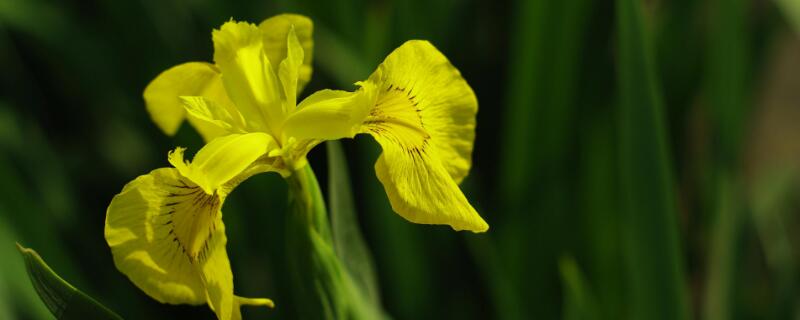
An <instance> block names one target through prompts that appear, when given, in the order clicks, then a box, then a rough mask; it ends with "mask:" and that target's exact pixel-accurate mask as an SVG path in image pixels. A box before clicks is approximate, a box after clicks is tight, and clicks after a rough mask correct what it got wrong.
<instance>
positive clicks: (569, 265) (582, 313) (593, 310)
mask: <svg viewBox="0 0 800 320" xmlns="http://www.w3.org/2000/svg"><path fill="white" fill-rule="evenodd" d="M558 270H559V272H560V273H561V284H562V286H563V292H564V320H594V319H599V318H600V315H599V314H598V309H597V303H596V302H595V300H594V297H593V295H592V294H591V292H590V290H589V287H588V285H587V283H586V280H585V279H584V277H583V274H582V273H581V270H580V269H579V268H578V264H577V263H576V262H575V259H573V258H572V257H561V259H560V260H559V261H558Z"/></svg>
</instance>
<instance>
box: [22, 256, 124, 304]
mask: <svg viewBox="0 0 800 320" xmlns="http://www.w3.org/2000/svg"><path fill="white" fill-rule="evenodd" d="M17 248H18V249H19V252H20V253H21V254H22V257H23V259H24V260H25V266H26V268H27V269H28V276H29V277H30V279H31V282H32V283H33V287H34V288H35V289H36V292H37V293H38V294H39V298H41V299H42V301H43V302H44V303H45V305H46V306H47V308H48V309H50V312H51V313H52V314H53V315H54V316H55V317H56V318H57V319H63V320H70V319H98V320H100V319H115V320H121V319H122V317H120V316H119V315H117V314H116V313H114V312H113V311H111V310H109V309H108V308H106V307H105V306H103V305H102V304H100V303H99V302H97V301H96V300H94V299H92V298H91V297H89V296H87V295H86V294H84V293H83V292H81V291H79V290H78V289H75V287H73V286H72V285H70V284H69V283H68V282H66V281H64V279H62V278H61V277H59V276H58V274H56V273H55V272H54V271H53V269H50V267H49V266H48V265H47V264H46V263H45V262H44V260H42V258H41V257H40V256H39V254H38V253H36V251H33V250H32V249H28V248H25V247H23V246H21V245H19V244H17Z"/></svg>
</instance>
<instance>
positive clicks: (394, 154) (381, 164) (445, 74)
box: [362, 41, 489, 232]
mask: <svg viewBox="0 0 800 320" xmlns="http://www.w3.org/2000/svg"><path fill="white" fill-rule="evenodd" d="M362 90H366V91H374V94H373V95H372V96H374V103H373V104H371V107H370V108H369V112H368V115H367V116H366V117H365V119H364V121H363V125H362V132H366V133H369V134H371V135H372V136H373V137H374V138H375V139H376V140H377V141H378V142H379V143H380V144H381V146H382V148H383V154H382V155H381V157H380V159H379V160H378V162H377V163H376V165H375V168H376V171H377V174H378V178H379V179H380V181H381V183H383V186H384V188H385V189H386V192H387V194H388V196H389V200H390V201H391V203H392V207H393V208H394V210H395V211H396V212H397V213H399V214H400V215H401V216H403V217H405V218H406V219H408V220H410V221H412V222H417V223H426V224H447V225H450V226H451V227H453V228H454V229H456V230H471V231H475V232H482V231H486V230H487V229H488V227H489V226H488V225H487V224H486V222H485V221H484V220H483V219H482V218H481V217H480V215H478V213H477V212H476V211H475V209H474V208H472V206H471V205H470V204H469V202H468V201H467V199H466V198H465V197H464V194H463V193H462V192H461V190H460V189H459V188H458V185H457V183H458V182H460V181H461V180H462V179H463V178H464V177H465V176H466V174H467V172H468V171H469V167H470V164H471V154H472V145H473V141H474V138H475V114H476V112H477V108H478V104H477V99H476V98H475V94H474V93H473V92H472V89H471V88H470V87H469V85H467V83H466V81H465V80H464V78H462V77H461V74H460V73H459V71H458V70H457V69H456V68H455V67H453V65H452V64H450V62H449V61H448V60H447V58H445V57H444V55H442V54H441V53H440V52H439V51H438V50H436V48H434V47H433V45H431V44H430V43H429V42H427V41H408V42H406V43H405V44H403V45H402V46H400V47H399V48H397V49H396V50H395V51H394V52H392V53H391V54H389V56H388V57H387V58H386V60H384V62H383V63H382V64H381V65H380V66H379V67H378V70H376V71H375V72H374V73H373V74H372V75H371V76H370V78H369V79H368V80H367V81H366V83H365V84H363V85H362Z"/></svg>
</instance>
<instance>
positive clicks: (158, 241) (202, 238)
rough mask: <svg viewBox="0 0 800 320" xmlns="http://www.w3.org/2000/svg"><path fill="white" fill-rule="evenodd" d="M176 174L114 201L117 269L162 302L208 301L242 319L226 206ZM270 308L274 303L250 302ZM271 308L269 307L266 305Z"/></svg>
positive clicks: (146, 179) (140, 183)
mask: <svg viewBox="0 0 800 320" xmlns="http://www.w3.org/2000/svg"><path fill="white" fill-rule="evenodd" d="M224 201H225V194H224V193H218V194H213V195H209V194H206V193H205V192H203V190H202V189H201V188H200V187H199V186H198V185H196V184H195V183H193V182H192V181H191V180H189V179H187V178H185V177H183V176H181V175H180V173H179V171H178V170H176V169H173V168H162V169H157V170H154V171H152V172H151V173H150V174H147V175H143V176H140V177H138V178H137V179H136V180H134V181H132V182H131V183H129V184H128V185H126V186H125V188H124V189H123V190H122V192H121V193H120V194H118V195H116V196H115V197H114V199H113V200H112V201H111V204H110V205H109V207H108V210H107V213H106V227H105V237H106V241H107V242H108V244H109V246H110V247H111V252H112V255H113V257H114V263H115V265H116V266H117V268H118V269H119V270H120V271H122V273H124V274H125V275H127V276H128V278H129V279H130V280H131V281H132V282H133V283H134V284H135V285H136V286H137V287H139V288H140V289H142V291H144V292H145V293H147V294H148V295H150V296H151V297H153V298H154V299H156V300H158V301H160V302H163V303H172V304H180V303H188V304H202V303H204V302H205V303H207V304H208V305H209V306H210V307H211V309H212V310H214V311H215V312H216V313H217V316H218V318H219V319H232V318H234V319H239V318H240V315H239V311H238V310H235V311H234V310H233V308H238V307H239V304H240V303H239V302H238V301H239V300H241V299H244V298H238V297H235V296H234V295H233V276H232V274H231V270H230V263H229V262H228V257H227V253H226V251H225V245H226V242H227V240H226V236H225V226H224V224H223V223H222V212H221V210H220V209H221V208H222V204H223V202H224ZM247 300H253V301H260V302H262V303H261V305H268V306H271V301H270V300H268V299H247ZM266 302H268V303H266Z"/></svg>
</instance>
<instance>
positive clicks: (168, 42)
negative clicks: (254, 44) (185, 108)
mask: <svg viewBox="0 0 800 320" xmlns="http://www.w3.org/2000/svg"><path fill="white" fill-rule="evenodd" d="M792 2H794V1H792V0H785V1H783V3H786V4H787V5H786V6H784V7H781V6H778V5H776V3H773V2H771V1H745V0H730V1H725V0H709V1H691V0H671V1H641V2H639V1H635V0H618V1H593V0H570V1H543V0H530V1H522V0H520V1H478V0H464V1H455V0H449V1H434V0H413V1H397V2H391V1H366V0H336V1H319V2H315V1H298V2H294V1H254V2H249V3H244V2H234V1H218V2H206V1H199V0H193V1H176V0H172V1H147V0H142V1H97V0H94V1H74V2H70V1H44V0H0V318H2V319H16V318H20V319H47V318H49V317H50V316H49V313H47V311H46V309H45V308H44V305H43V304H42V303H41V302H40V301H39V300H38V298H37V297H36V296H35V293H34V292H33V290H32V287H31V286H30V283H29V282H28V279H27V277H26V275H25V271H24V269H23V262H22V260H21V258H20V257H19V255H18V254H17V252H16V248H15V247H14V242H15V241H19V242H20V243H22V244H24V245H26V246H29V247H31V248H33V249H36V250H37V251H38V252H39V253H40V254H41V255H42V257H43V258H44V259H45V260H46V261H47V262H48V263H49V264H50V266H51V267H53V269H55V270H56V271H58V272H59V273H60V274H61V275H62V276H63V277H64V278H65V279H66V280H68V281H70V282H71V283H73V284H74V285H75V286H76V287H78V288H80V289H82V290H83V291H85V292H86V293H87V294H89V295H91V296H93V297H95V298H97V299H98V300H99V301H101V302H102V303H104V304H105V305H107V306H108V307H109V308H111V309H113V310H115V311H117V312H118V313H119V314H120V315H122V316H123V317H126V318H129V319H144V318H155V317H159V318H176V317H179V316H183V317H188V318H209V319H210V318H212V317H213V313H212V312H211V311H210V310H208V308H207V307H191V306H168V305H161V304H159V303H158V302H156V301H155V300H152V299H150V298H149V297H147V296H146V295H145V294H144V293H142V292H141V291H139V290H138V289H137V288H136V287H134V286H133V285H132V284H131V283H130V282H129V281H128V280H127V279H126V278H125V276H124V275H123V274H122V273H120V272H118V271H117V270H116V269H115V268H114V266H113V262H112V259H111V255H110V250H109V249H108V247H107V245H106V243H105V240H104V239H103V224H104V216H105V209H106V207H107V205H108V203H109V202H110V200H111V198H112V197H113V196H114V195H115V194H116V193H117V192H119V191H120V190H121V189H122V187H123V185H124V184H125V183H127V182H128V181H130V180H132V179H134V178H135V177H136V176H138V175H141V174H145V173H147V172H149V171H150V170H152V169H155V168H158V167H164V166H167V165H168V164H167V161H166V154H167V151H169V150H170V149H172V148H173V147H175V146H186V147H189V149H190V150H194V151H196V150H197V149H199V147H200V146H202V142H201V140H200V139H199V136H198V135H197V134H196V133H195V132H194V131H193V130H192V129H191V128H190V127H189V126H188V125H184V126H183V127H182V128H181V130H180V131H179V133H178V134H177V136H176V137H174V138H170V137H167V136H165V135H163V134H162V133H161V132H160V131H159V130H158V129H157V128H156V127H155V125H154V124H153V123H152V122H151V121H150V120H149V117H148V115H147V113H146V111H145V109H144V103H143V101H142V97H141V96H142V91H143V89H144V87H145V86H146V85H147V83H148V82H149V81H150V80H151V79H153V78H154V77H155V76H156V75H157V74H158V73H159V72H161V71H163V70H165V69H167V68H169V67H171V66H173V65H176V64H179V63H182V62H186V61H209V60H210V59H211V57H212V53H213V52H212V43H211V37H210V32H211V29H212V28H217V27H219V26H220V25H221V24H222V23H223V22H224V21H227V20H228V19H229V18H231V17H233V18H234V19H237V20H246V21H251V22H259V21H261V20H262V19H264V18H266V17H269V16H271V15H274V14H278V13H282V12H295V13H301V14H305V15H308V16H310V17H311V18H312V19H313V20H314V22H315V27H316V29H315V44H316V48H315V52H314V55H315V56H314V67H315V71H314V75H313V79H312V81H311V83H310V84H309V86H308V87H307V89H306V92H304V94H303V96H305V95H308V94H310V93H311V92H313V91H315V90H319V89H322V88H334V89H347V90H351V89H353V88H354V87H353V85H352V83H354V82H355V81H358V80H363V79H365V78H366V77H367V76H368V75H369V73H370V72H372V70H373V69H374V68H375V67H376V66H377V65H378V63H379V62H380V61H381V60H382V59H383V57H385V56H386V54H388V53H389V52H390V51H391V50H392V49H393V48H395V47H397V46H399V45H400V44H401V43H402V42H403V41H405V40H408V39H427V40H430V41H431V42H432V43H433V44H434V45H436V46H437V47H438V48H439V49H440V50H441V51H442V52H443V53H444V54H445V55H446V56H447V57H448V58H449V59H450V60H451V61H452V63H453V64H454V65H455V66H456V67H458V68H459V69H460V70H461V72H462V74H463V76H464V78H466V79H467V81H468V82H469V83H470V84H471V85H472V87H473V89H474V90H475V93H476V94H477V96H478V101H479V104H480V110H479V112H478V127H477V140H476V143H475V152H474V165H473V169H472V171H471V172H470V176H469V177H468V178H467V179H466V181H465V182H464V183H463V185H462V188H463V190H464V191H465V193H466V194H467V197H468V198H469V199H470V201H471V203H472V204H473V205H474V206H475V207H476V208H477V209H478V211H479V212H480V213H481V215H482V216H483V217H484V218H485V219H486V220H487V222H488V223H489V224H490V226H491V229H490V230H489V232H488V233H485V234H479V235H475V234H470V233H457V232H453V231H452V230H450V228H448V227H444V226H425V225H413V224H410V223H407V222H406V221H405V220H403V219H402V218H400V217H399V216H398V215H396V214H394V213H393V212H392V211H391V208H390V206H389V204H388V201H387V199H386V196H385V193H384V192H383V189H382V188H381V186H380V184H379V182H378V181H377V179H376V178H375V175H374V169H373V163H374V161H375V159H376V158H377V155H378V154H379V152H380V151H379V148H378V146H377V144H375V143H374V142H373V141H371V139H370V138H368V137H363V138H362V137H359V138H357V139H355V140H350V141H344V144H343V145H344V147H345V150H346V151H347V156H348V160H349V169H350V172H351V173H352V175H353V176H352V180H353V183H354V189H353V193H354V196H355V197H356V203H357V206H358V210H359V212H358V214H359V218H360V222H361V227H362V229H363V231H364V234H365V237H366V239H367V243H368V245H369V248H370V250H371V251H372V254H373V256H374V258H375V264H376V266H377V272H378V277H379V280H380V286H381V295H382V301H383V304H384V307H385V309H386V310H387V311H388V313H389V314H391V315H392V316H393V317H394V318H397V319H421V318H430V319H437V318H458V319H486V318H498V319H532V318H537V319H557V318H565V319H686V318H701V319H792V318H796V317H798V316H800V313H798V312H800V311H798V310H800V309H798V307H797V306H796V303H797V301H798V298H800V297H798V292H797V285H798V277H797V272H798V265H797V262H796V260H797V259H798V258H800V251H799V250H800V249H799V248H800V246H798V241H800V238H798V235H799V233H797V231H798V230H800V229H798V228H799V227H800V225H798V223H800V221H798V216H797V213H798V210H800V201H798V200H800V197H798V195H800V180H799V178H800V175H798V173H800V171H798V169H800V125H798V124H800V109H798V108H800V94H798V93H800V37H798V33H796V32H794V31H793V29H792V28H791V25H792V24H791V23H790V22H789V19H788V18H787V17H788V16H789V15H788V14H784V12H783V11H781V10H780V9H781V8H790V7H791V6H792ZM795 6H796V5H795ZM795 10H797V9H795ZM324 152H325V150H324V147H323V146H320V147H318V148H317V149H315V150H314V151H313V152H312V153H311V154H310V155H309V157H310V160H311V162H312V165H314V167H315V168H316V171H317V174H318V175H319V178H320V180H321V181H323V182H324V181H325V180H326V176H327V174H326V171H325V167H326V166H325V153H324ZM324 186H325V184H324V183H323V192H325V191H326V190H324V189H325V187H324ZM286 198H287V194H286V185H285V183H284V182H283V181H282V180H281V179H280V178H279V176H278V175H276V174H271V175H261V176H257V177H254V178H252V179H250V180H248V181H246V182H245V183H243V184H242V185H241V186H240V187H239V188H238V189H237V190H236V191H235V192H234V193H233V194H232V195H231V196H230V197H229V198H228V199H229V200H228V201H227V203H226V206H225V209H224V212H225V223H226V226H227V229H228V237H229V244H228V251H229V254H230V256H231V260H232V265H233V269H234V277H235V282H236V285H235V287H236V292H237V293H238V294H240V295H245V296H268V297H271V298H273V299H274V300H275V301H276V303H277V306H278V307H277V309H275V310H267V309H247V310H246V311H245V316H246V317H247V316H250V317H249V318H257V317H259V318H280V319H291V318H293V317H294V316H295V315H296V310H297V309H298V308H302V307H303V306H301V305H296V304H294V303H293V300H292V297H291V294H290V291H291V290H290V288H289V287H288V286H289V284H288V280H287V279H288V276H287V270H286V263H285V258H284V257H285V255H286V252H285V244H284V235H283V231H284V230H283V229H284V226H285V225H286V223H285V214H286Z"/></svg>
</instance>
